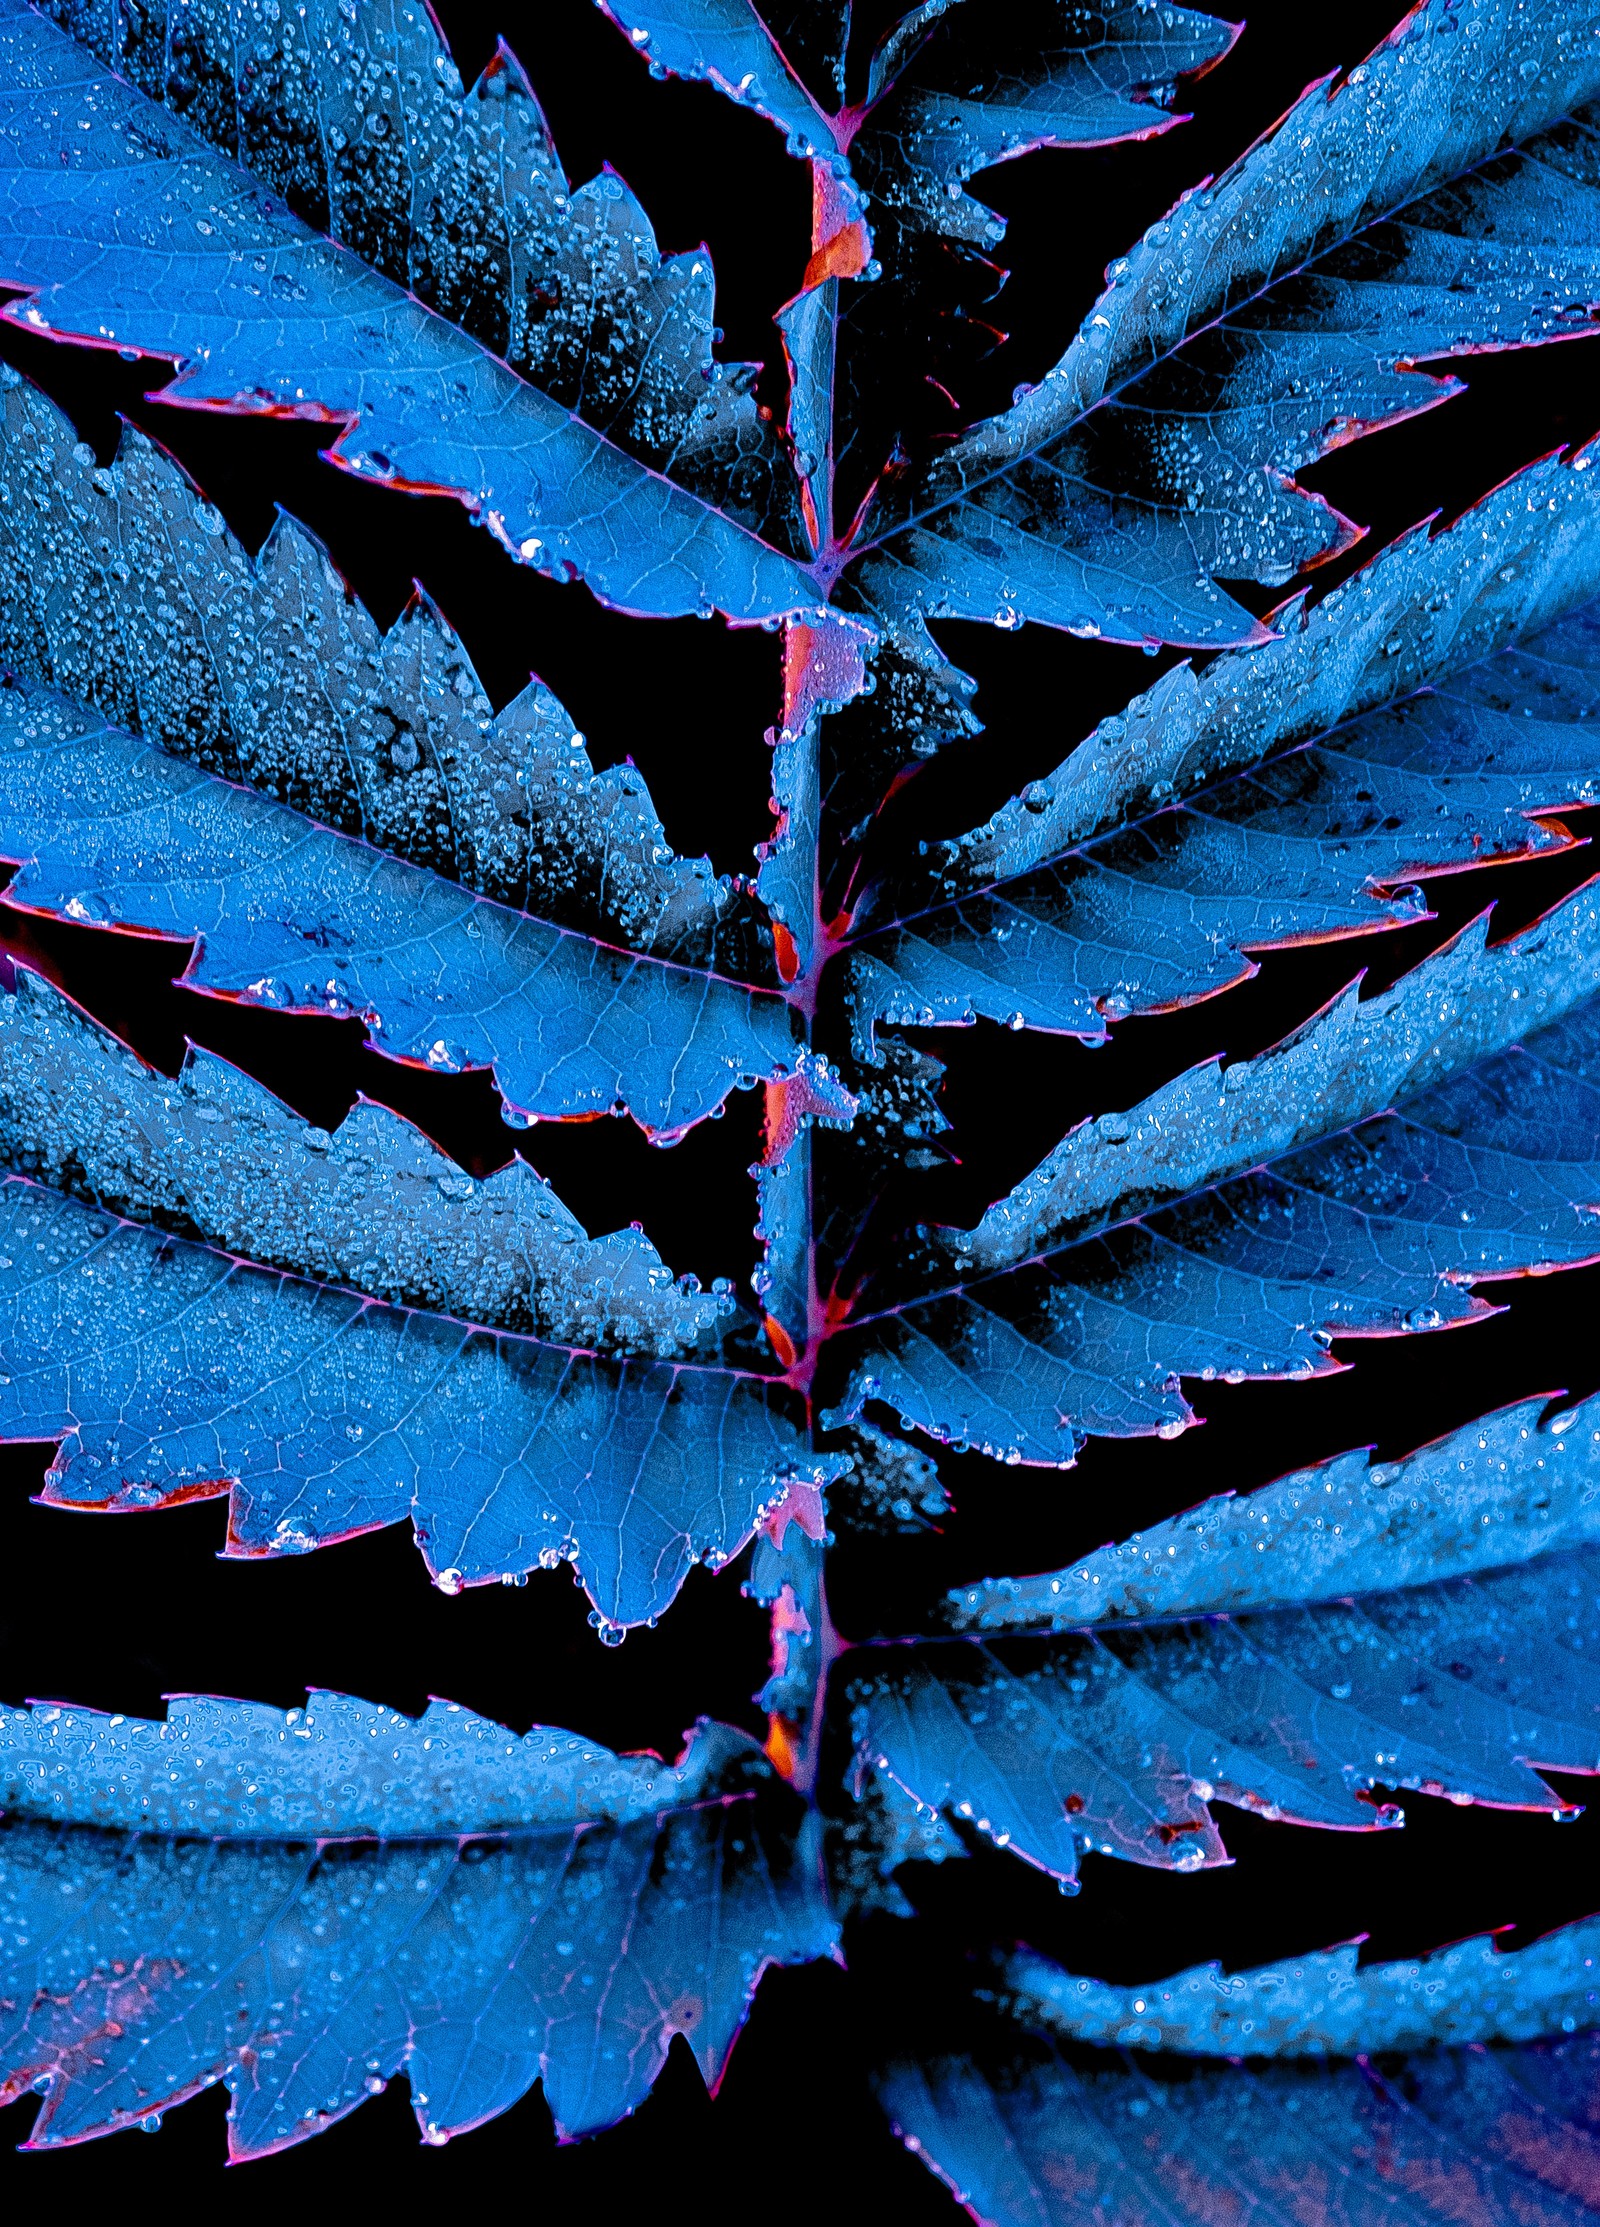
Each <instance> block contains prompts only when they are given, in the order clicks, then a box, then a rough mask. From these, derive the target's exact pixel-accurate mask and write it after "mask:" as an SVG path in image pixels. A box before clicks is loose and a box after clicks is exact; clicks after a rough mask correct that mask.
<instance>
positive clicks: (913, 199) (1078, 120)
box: [600, 0, 1237, 248]
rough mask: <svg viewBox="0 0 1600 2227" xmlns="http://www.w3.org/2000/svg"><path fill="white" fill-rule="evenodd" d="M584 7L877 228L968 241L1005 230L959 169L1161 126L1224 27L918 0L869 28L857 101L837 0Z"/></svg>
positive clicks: (1178, 12) (1227, 31)
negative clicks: (844, 189)
mask: <svg viewBox="0 0 1600 2227" xmlns="http://www.w3.org/2000/svg"><path fill="white" fill-rule="evenodd" d="M600 5H601V6H603V7H604V9H605V12H606V14H607V15H609V16H610V17H611V19H612V21H613V22H614V23H615V24H616V25H617V27H618V29H619V30H621V31H622V32H623V34H624V35H625V36H626V37H627V38H628V39H629V40H630V41H631V42H632V44H633V45H634V46H635V47H636V48H637V49H638V51H639V52H640V53H641V54H643V55H644V56H645V58H646V59H647V60H648V62H649V63H650V66H651V68H652V69H653V70H655V71H658V72H660V73H662V74H667V73H670V74H671V75H672V76H675V77H687V78H699V79H702V80H703V81H705V82H706V83H708V84H711V85H714V86H715V87H716V88H717V90H718V91H719V92H721V93H725V94H727V96H728V97H729V98H730V99H731V100H735V101H738V102H740V103H741V104H742V105H744V106H746V107H749V108H753V109H755V110H756V111H757V112H758V114H760V115H763V116H765V117H767V118H768V119H769V120H770V121H771V122H772V123H774V124H776V125H777V126H778V128H779V129H780V130H781V131H782V132H783V133H784V134H785V136H786V138H787V141H788V146H789V151H790V153H791V154H795V155H802V156H806V157H808V158H809V159H811V160H813V161H819V162H822V163H824V164H826V165H828V166H829V167H831V168H833V169H835V170H837V171H838V172H839V174H840V175H841V176H850V175H852V174H853V175H854V177H855V179H856V181H857V183H858V186H859V187H861V188H863V189H865V193H866V209H867V213H868V215H869V217H876V216H877V214H878V210H879V206H880V202H881V205H882V207H883V210H884V214H885V215H887V216H888V218H889V220H890V222H891V223H893V224H897V225H904V226H907V227H911V228H917V227H927V228H928V229H930V230H932V231H934V232H936V233H942V234H944V235H945V236H946V237H948V238H950V239H953V240H957V241H960V242H961V243H963V244H964V245H967V246H971V247H981V248H991V247H993V246H994V245H995V244H996V243H997V242H998V241H999V240H1000V238H1001V236H1002V235H1003V233H1004V230H1005V226H1004V224H1003V223H1002V221H1001V220H1000V219H999V218H998V217H997V216H996V215H995V214H994V212H993V211H992V210H991V209H987V208H985V207H983V206H982V205H981V204H980V203H977V202H974V201H972V200H969V199H968V197H967V196H966V195H965V194H964V193H963V192H962V190H961V189H962V187H963V186H964V185H965V183H966V181H967V180H968V179H969V178H970V177H972V175H973V174H974V172H976V171H979V170H984V169H987V168H988V167H989V166H990V165H991V164H993V163H997V162H1004V161H1008V160H1010V159H1011V158H1013V157H1015V156H1017V155H1022V154H1027V153H1029V152H1031V151H1032V150H1033V149H1034V148H1038V147H1092V146H1103V145H1104V144H1106V143H1107V142H1108V141H1111V140H1117V139H1144V138H1147V137H1148V136H1149V135H1150V134H1151V133H1153V132H1158V131H1162V130H1165V129H1166V128H1167V127H1168V125H1169V124H1170V123H1172V122H1173V121H1174V120H1175V119H1173V118H1171V117H1169V116H1166V115H1164V114H1163V113H1162V105H1161V104H1162V103H1163V99H1164V97H1170V90H1171V82H1172V80H1173V79H1174V78H1177V77H1181V76H1184V75H1185V74H1188V73H1191V72H1196V71H1201V70H1205V69H1209V68H1210V67H1211V65H1212V64H1213V63H1214V62H1216V61H1218V60H1219V59H1220V58H1221V56H1222V55H1224V54H1225V53H1226V52H1227V51H1228V48H1229V46H1230V45H1231V44H1232V43H1233V40H1234V38H1235V37H1236V36H1237V29H1236V27H1235V26H1234V25H1232V24H1228V23H1221V22H1218V21H1217V20H1216V18H1215V17H1213V16H1206V15H1197V14H1196V13H1195V12H1194V11H1193V10H1192V9H1189V8H1162V9H1160V10H1159V11H1158V10H1156V9H1153V8H1148V7H1141V6H1140V5H1139V4H1138V0H1109V5H1106V6H1103V7H1100V8H1097V9H1096V10H1095V11H1094V12H1093V13H1092V14H1090V13H1087V12H1085V11H1084V10H1082V9H1074V8H1069V7H1065V6H1062V5H1060V4H1059V0H1055V4H1050V0H1046V4H1045V5H1042V6H1034V7H1031V8H1030V7H1023V6H1013V7H1012V8H1010V9H1008V10H1007V11H1006V13H1005V15H1004V17H1003V18H1001V19H1000V20H999V21H998V22H996V20H995V19H994V17H993V16H992V15H991V14H987V13H985V12H983V11H981V10H979V9H978V8H976V7H974V6H973V5H971V0H927V4H926V5H924V6H921V7H918V8H915V9H912V10H910V11H909V12H908V13H907V14H906V15H905V16H903V17H902V18H901V20H900V21H899V22H898V23H896V24H893V25H891V27H890V29H889V30H888V31H886V32H885V33H884V35H883V37H882V39H881V40H880V41H879V43H878V47H877V50H876V52H875V53H874V54H873V56H872V62H871V70H870V77H869V82H868V86H867V91H866V98H865V99H864V100H863V101H861V102H859V103H857V104H852V105H847V104H846V100H845V85H844V61H845V46H846V44H847V42H848V38H849V30H850V16H849V9H848V7H847V6H844V5H842V4H841V5H838V6H828V5H824V6H823V7H820V8H815V9H809V8H804V7H789V8H787V9H785V8H783V7H781V6H780V7H779V8H778V9H777V10H776V11H774V10H773V9H772V8H766V9H764V10H763V11H762V13H761V14H759V15H758V14H757V12H756V10H755V8H754V7H753V6H751V5H750V0H645V5H644V6H642V7H631V8H629V9H628V10H626V11H622V10H619V9H618V8H617V7H615V6H613V5H611V4H610V0H600ZM980 26H981V28H980Z"/></svg>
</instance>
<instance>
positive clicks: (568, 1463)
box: [0, 1177, 839, 1637]
mask: <svg viewBox="0 0 1600 2227" xmlns="http://www.w3.org/2000/svg"><path fill="white" fill-rule="evenodd" d="M0 1355H3V1356H4V1361H5V1378H6V1381H5V1382H4V1384H0V1434H3V1435H4V1436H6V1437H8V1438H12V1439H34V1440H39V1439H45V1440H49V1439H55V1440H57V1441H59V1442H60V1443H59V1445H58V1449H57V1452H56V1455H55V1459H54V1462H53V1464H52V1467H51V1472H50V1476H49V1479H48V1482H47V1486H46V1490H45V1495H44V1497H45V1498H46V1500H47V1501H51V1502H53V1503H56V1504H59V1505H62V1506H71V1507H91V1508H111V1509H114V1510H118V1511H121V1510H129V1509H143V1508H158V1507H163V1506H172V1505H175V1504H178V1503H181V1502H184V1501H187V1500H191V1499H195V1498H209V1497H214V1496H215V1495H217V1494H219V1493H222V1492H227V1491H229V1490H230V1487H231V1510H230V1521H229V1535H228V1536H229V1551H230V1552H231V1553H236V1554H283V1553H300V1552H304V1551H305V1550H306V1549H308V1548H311V1547H316V1546H322V1545H325V1544H328V1543H329V1542H331V1541H333V1540H337V1539H343V1538H348V1537H350V1536H351V1535H352V1534H354V1533H356V1532H359V1531H364V1530H370V1529H371V1528H373V1527H374V1526H375V1525H380V1524H387V1523H400V1522H404V1521H406V1520H408V1519H409V1520H410V1521H411V1522H412V1524H413V1525H414V1527H415V1530H416V1534H417V1543H418V1545H419V1546H421V1547H422V1549H423V1552H424V1554H425V1556H426V1559H427V1562H428V1567H429V1569H430V1570H431V1571H432V1572H433V1574H434V1576H435V1578H436V1580H437V1582H438V1583H439V1585H440V1586H441V1587H442V1588H443V1589H444V1590H445V1591H447V1592H456V1591H459V1589H460V1588H461V1586H462V1585H464V1584H467V1585H471V1584H484V1583H487V1582H489V1581H491V1580H493V1579H495V1578H506V1579H515V1578H516V1577H519V1576H521V1575H522V1574H523V1573H524V1572H526V1571H528V1570H532V1569H536V1568H540V1567H544V1568H555V1567H557V1566H558V1565H559V1564H560V1563H562V1562H563V1561H571V1562H573V1563H575V1565H576V1569H577V1574H578V1577H579V1579H580V1581H581V1583H582V1584H583V1586H584V1588H585V1590H586V1591H587V1592H588V1594H589V1597H590V1599H591V1600H592V1601H593V1602H594V1604H595V1620H596V1622H597V1623H598V1624H599V1625H600V1626H601V1627H602V1628H603V1629H604V1630H605V1631H607V1632H608V1633H609V1634H610V1636H612V1637H618V1636H620V1631H621V1628H622V1627H624V1626H627V1625H630V1624H640V1623H645V1622H647V1621H648V1620H649V1619H650V1618H652V1617H654V1616H657V1615H659V1614H660V1613H661V1612H662V1611H663V1610H664V1609H665V1608H666V1607H667V1606H668V1605H669V1604H670V1602H671V1601H672V1599H673V1596H674V1595H675V1594H676V1593H677V1590H678V1588H679V1586H680V1585H681V1584H682V1583H683V1580H684V1578H685V1577H686V1576H687V1574H688V1571H689V1569H690V1567H691V1565H692V1564H693V1563H694V1562H696V1561H704V1562H707V1563H709V1564H711V1565H712V1566H713V1567H720V1566H721V1565H722V1564H723V1563H724V1562H726V1561H727V1560H728V1558H729V1556H730V1555H732V1554H735V1553H737V1551H738V1550H739V1548H740V1547H741V1546H742V1545H743V1544H744V1542H745V1541H746V1539H748V1538H749V1536H750V1534H751V1532H752V1531H753V1530H754V1529H755V1527H756V1525H757V1523H759V1522H760V1521H761V1520H762V1518H763V1517H764V1516H765V1515H766V1514H768V1513H769V1512H770V1511H772V1510H773V1509H774V1508H775V1507H776V1506H777V1505H778V1504H779V1503H781V1502H782V1501H783V1500H784V1499H785V1498H786V1496H787V1494H788V1493H789V1490H790V1488H791V1486H793V1485H794V1484H796V1483H805V1484H810V1485H815V1484H817V1483H820V1482H822V1481H825V1480H826V1479H827V1478H828V1477H829V1476H831V1475H832V1474H833V1473H834V1472H835V1471H836V1470H837V1468H838V1466H839V1464H838V1462H837V1460H830V1459H829V1458H828V1457H825V1456H822V1457H819V1456H813V1455H811V1454H809V1453H808V1452H807V1450H806V1444H805V1439H804V1436H803V1428H802V1426H803V1422H804V1413H803V1403H801V1402H800V1401H799V1399H798V1398H797V1397H796V1396H795V1395H794V1394H792V1393H790V1392H789V1391H787V1389H786V1388H785V1387H784V1386H783V1385H782V1384H781V1383H776V1382H774V1381H773V1380H771V1379H770V1378H763V1377H759V1376H754V1375H750V1374H747V1373H742V1372H738V1371H735V1370H731V1369H723V1368H706V1367H684V1366H671V1365H668V1364H666V1363H661V1362H646V1361H620V1362H607V1361H603V1360H599V1359H597V1358H596V1357H595V1356H594V1355H592V1354H589V1353H585V1352H581V1351H577V1352H575V1351H573V1350H571V1349H569V1348H565V1347H561V1346H556V1345H549V1344H540V1343H536V1342H535V1341H534V1340H533V1339H531V1338H517V1337H511V1336H508V1335H505V1334H503V1333H502V1334H498V1335H497V1334H495V1333H493V1332H491V1331H488V1330H481V1329H477V1328H474V1327H473V1326H472V1325H470V1324H468V1323H464V1322H460V1321H453V1320H451V1319H449V1318H448V1317H445V1316H441V1315H431V1314H422V1313H407V1312H404V1311H402V1310H401V1309H399V1308H394V1307H388V1306H383V1305H380V1304H379V1303H378V1302H376V1301H374V1300H370V1299H363V1298H361V1297H359V1296H358V1295H356V1294H354V1293H351V1292H348V1291H344V1290H340V1289H338V1288H336V1287H333V1286H328V1285H320V1286H319V1285H316V1284H312V1283H307V1282H302V1281H299V1280H297V1279H296V1278H294V1277H292V1276H287V1275H283V1274H279V1273H275V1272H273V1271H271V1270H268V1269H266V1268H259V1267H256V1266H254V1265H252V1264H251V1263H250V1262H248V1261H239V1260H234V1259H231V1258H230V1257H229V1256H228V1255H226V1254H223V1253H220V1252H213V1251H211V1250H209V1249H207V1248H206V1247H203V1246H200V1245H195V1244H190V1243H186V1242H184V1241H183V1240H181V1239H177V1238H170V1237H166V1238H164V1237H162V1236H160V1235H159V1234H157V1233H155V1232H153V1231H150V1230H146V1229H141V1228H139V1227H137V1226H136V1225H134V1224H132V1223H127V1222H118V1221H116V1220H115V1219H113V1218H112V1217H111V1216H109V1215H107V1214H104V1213H101V1212H97V1211H96V1210H95V1209H93V1208H90V1207H86V1206H83V1205H81V1204H79V1203H78V1202H77V1201H76V1200H74V1199H69V1198H62V1197H57V1196H55V1195H54V1194H52V1193H51V1192H49V1191H46V1190H43V1189H42V1188H40V1187H39V1186H38V1185H36V1184H32V1183H27V1182H24V1181H21V1180H19V1179H17V1178H15V1177H13V1178H11V1179H10V1180H9V1181H8V1182H6V1183H4V1184H0ZM713 1448H714V1449H715V1451H714V1453H708V1449H713Z"/></svg>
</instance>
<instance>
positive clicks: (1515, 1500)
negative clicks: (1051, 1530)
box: [943, 1399, 1600, 1632]
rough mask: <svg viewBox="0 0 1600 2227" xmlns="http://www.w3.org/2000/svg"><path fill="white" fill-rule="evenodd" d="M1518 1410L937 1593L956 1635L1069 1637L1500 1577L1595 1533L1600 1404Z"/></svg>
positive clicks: (1532, 1404)
mask: <svg viewBox="0 0 1600 2227" xmlns="http://www.w3.org/2000/svg"><path fill="white" fill-rule="evenodd" d="M1548 1404H1549V1402H1548V1401H1547V1400H1545V1399H1535V1400H1523V1401H1521V1402H1520V1403H1519V1404H1518V1405H1516V1406H1514V1407H1505V1408H1501V1409H1500V1411H1499V1412H1498V1413H1497V1414H1494V1415H1485V1416H1483V1417H1481V1418H1480V1419H1479V1420H1478V1421H1477V1422H1474V1423H1468V1424H1466V1425H1465V1426H1464V1427H1463V1428H1462V1429H1460V1430H1457V1431H1452V1432H1450V1434H1449V1435H1448V1436H1447V1437H1445V1438H1441V1439H1437V1440H1435V1442H1434V1443H1433V1444H1432V1445H1431V1446H1424V1447H1422V1448H1421V1449H1420V1450H1419V1451H1418V1452H1416V1453H1414V1454H1408V1455H1407V1456H1406V1457H1405V1458H1404V1459H1403V1460H1401V1461H1384V1462H1380V1461H1374V1460H1373V1459H1372V1449H1371V1447H1369V1446H1368V1447H1362V1448H1360V1449H1359V1450H1358V1451H1356V1452H1354V1453H1349V1454H1340V1455H1337V1456H1336V1457H1335V1458H1334V1459H1333V1460H1331V1461H1325V1462H1317V1463H1314V1464H1313V1465H1312V1466H1311V1467H1310V1468H1309V1469H1295V1470H1291V1471H1290V1473H1289V1474H1288V1475H1287V1476H1286V1477H1280V1478H1279V1479H1278V1480H1277V1482H1276V1483H1275V1484H1271V1485H1265V1486H1263V1487H1262V1489H1261V1490H1260V1491H1259V1492H1252V1493H1249V1494H1247V1495H1245V1496H1244V1497H1243V1498H1239V1497H1236V1496H1235V1495H1234V1494H1233V1493H1231V1492H1229V1493H1220V1494H1218V1496H1217V1497H1216V1498H1215V1499H1213V1500H1205V1501H1202V1502H1201V1504H1200V1506H1199V1507H1197V1508H1190V1509H1187V1510H1186V1511H1185V1512H1184V1513H1183V1514H1182V1515H1178V1516H1173V1517H1171V1518H1169V1520H1168V1521H1167V1522H1165V1523H1158V1524H1154V1525H1152V1527H1151V1528H1150V1529H1149V1530H1148V1531H1136V1532H1135V1533H1134V1534H1133V1536H1132V1537H1131V1538H1128V1539H1124V1540H1122V1541H1121V1542H1120V1544H1118V1545H1115V1546H1106V1547H1101V1548H1100V1549H1098V1551H1097V1552H1095V1553H1093V1554H1086V1555H1084V1556H1082V1557H1081V1558H1080V1559H1079V1560H1078V1561H1077V1562H1074V1563H1073V1564H1071V1565H1070V1567H1068V1568H1067V1569H1064V1570H1047V1571H1045V1572H1044V1573H1043V1574H1042V1575H1041V1576H1038V1577H1007V1578H986V1579H984V1580H983V1581H982V1583H980V1584H977V1585H968V1586H962V1587H961V1588H960V1589H959V1590H958V1591H956V1592H954V1593H950V1594H948V1595H947V1596H946V1601H945V1615H944V1619H943V1620H944V1621H945V1622H947V1623H948V1624H949V1626H950V1628H951V1629H952V1630H954V1631H971V1632H997V1631H1007V1630H1016V1631H1023V1630H1025V1631H1051V1630H1054V1631H1078V1630H1082V1629H1084V1628H1086V1627H1087V1626H1088V1625H1091V1624H1100V1623H1120V1622H1123V1621H1125V1620H1126V1619H1128V1618H1130V1617H1131V1618H1134V1619H1140V1618H1149V1617H1160V1616H1220V1615H1232V1614H1233V1613H1234V1612H1235V1611H1236V1610H1238V1609H1246V1608H1270V1607H1274V1606H1278V1605H1281V1604H1284V1603H1293V1604H1295V1605H1298V1606H1301V1607H1303V1606H1304V1605H1305V1604H1306V1603H1308V1602H1311V1601H1336V1600H1342V1599H1343V1598H1345V1597H1346V1596H1347V1595H1349V1594H1352V1593H1377V1592H1382V1591H1385V1590H1387V1589H1388V1588H1390V1587H1392V1586H1397V1585H1431V1584H1435V1583H1437V1582H1438V1581H1440V1580H1441V1579H1444V1578H1447V1577H1465V1576H1468V1575H1470V1574H1471V1573H1472V1572H1473V1571H1475V1570H1494V1569H1505V1568H1509V1567H1511V1566H1512V1565H1513V1564H1516V1563H1521V1562H1527V1561H1531V1560H1532V1559H1533V1558H1534V1557H1535V1556H1538V1555H1542V1554H1553V1553H1559V1552H1560V1551H1562V1550H1563V1549H1564V1548H1567V1547H1572V1546H1582V1545H1586V1544H1588V1543H1589V1542H1590V1541H1592V1540H1595V1539H1597V1538H1600V1527H1597V1521H1596V1517H1595V1515H1594V1512H1593V1511H1592V1510H1591V1509H1590V1508H1589V1506H1588V1505H1587V1502H1586V1499H1585V1495H1586V1493H1587V1492H1588V1490H1589V1484H1588V1466H1589V1465H1590V1464H1591V1463H1592V1462H1593V1461H1594V1460H1595V1455H1594V1452H1593V1448H1594V1445H1595V1439H1594V1432H1595V1431H1596V1429H1600V1404H1597V1401H1596V1400H1595V1399H1589V1400H1585V1401H1580V1402H1578V1403H1577V1404H1576V1405H1575V1406H1573V1407H1568V1408H1564V1409H1563V1410H1562V1411H1561V1412H1560V1413H1558V1414H1556V1415H1554V1416H1552V1418H1551V1420H1550V1421H1549V1423H1548V1424H1546V1425H1545V1426H1544V1427H1543V1428H1541V1427H1540V1417H1541V1415H1542V1414H1543V1413H1544V1410H1545V1408H1546V1407H1547V1406H1548Z"/></svg>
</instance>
